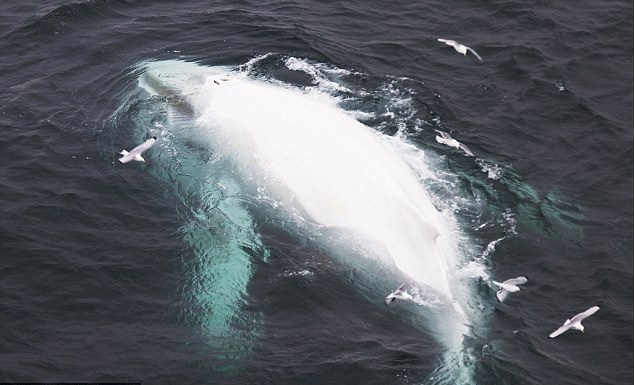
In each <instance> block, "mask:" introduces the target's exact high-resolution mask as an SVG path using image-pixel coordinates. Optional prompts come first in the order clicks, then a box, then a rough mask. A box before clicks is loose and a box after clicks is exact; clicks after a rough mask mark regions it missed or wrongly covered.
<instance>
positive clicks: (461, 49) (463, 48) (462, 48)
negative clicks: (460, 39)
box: [437, 39, 483, 61]
mask: <svg viewBox="0 0 635 385" xmlns="http://www.w3.org/2000/svg"><path fill="white" fill-rule="evenodd" d="M437 40H438V41H440V42H441V43H445V44H447V45H449V46H452V47H454V49H455V50H456V52H459V53H462V54H463V55H465V54H467V51H470V52H472V53H473V54H474V56H476V57H477V58H478V60H480V61H483V59H481V57H480V56H479V55H478V54H477V53H476V51H474V50H473V49H472V48H470V47H468V46H465V45H463V44H461V43H457V42H456V41H454V40H446V39H437Z"/></svg>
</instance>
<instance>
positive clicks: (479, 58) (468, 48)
mask: <svg viewBox="0 0 635 385" xmlns="http://www.w3.org/2000/svg"><path fill="white" fill-rule="evenodd" d="M465 48H467V50H468V51H470V52H472V53H473V54H474V56H476V57H477V58H478V60H480V61H483V59H481V57H480V56H479V55H478V54H477V53H476V51H474V50H473V49H472V48H470V47H467V46H466V47H465Z"/></svg>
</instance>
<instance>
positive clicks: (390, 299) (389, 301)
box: [384, 294, 395, 305]
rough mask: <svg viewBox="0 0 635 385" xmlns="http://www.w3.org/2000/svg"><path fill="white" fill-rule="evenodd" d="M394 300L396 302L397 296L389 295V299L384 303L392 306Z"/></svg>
mask: <svg viewBox="0 0 635 385" xmlns="http://www.w3.org/2000/svg"><path fill="white" fill-rule="evenodd" d="M394 300H395V296H394V295H392V294H389V295H388V297H386V298H385V299H384V302H385V303H386V305H390V304H391V303H392V302H393V301H394Z"/></svg>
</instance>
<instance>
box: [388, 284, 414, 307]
mask: <svg viewBox="0 0 635 385" xmlns="http://www.w3.org/2000/svg"><path fill="white" fill-rule="evenodd" d="M404 286H406V284H405V283H404V284H403V285H401V286H399V289H397V290H395V291H393V292H392V293H390V294H388V297H386V299H385V300H384V302H385V303H386V305H390V304H391V303H393V301H394V300H395V299H404V300H405V299H409V300H411V301H414V299H413V298H412V296H411V295H410V294H408V292H407V291H405V290H404V289H403V288H404Z"/></svg>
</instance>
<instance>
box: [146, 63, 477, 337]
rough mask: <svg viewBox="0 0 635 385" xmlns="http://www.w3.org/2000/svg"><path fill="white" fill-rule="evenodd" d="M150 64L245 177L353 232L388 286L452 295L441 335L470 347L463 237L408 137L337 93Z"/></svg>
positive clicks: (149, 71)
mask: <svg viewBox="0 0 635 385" xmlns="http://www.w3.org/2000/svg"><path fill="white" fill-rule="evenodd" d="M143 67H144V70H143V75H142V76H141V77H140V80H139V85H140V87H141V88H143V89H144V90H146V91H147V92H149V93H150V94H153V95H178V96H179V98H180V100H185V101H186V102H187V104H188V105H189V106H190V107H191V109H192V111H193V115H194V117H195V119H196V126H197V129H198V130H199V134H198V135H197V137H198V138H199V139H200V140H201V141H202V142H206V143H208V144H209V145H210V146H213V147H214V148H215V149H217V150H218V151H223V152H227V153H231V157H232V159H234V163H235V165H236V169H237V172H239V173H240V174H241V175H242V176H243V178H244V179H245V180H248V181H250V182H251V183H253V184H255V185H257V186H266V189H267V191H268V192H269V193H270V194H272V195H273V197H274V198H275V200H276V201H280V202H284V204H285V207H293V208H294V209H295V210H296V212H297V213H298V216H299V217H301V218H302V220H304V221H306V222H309V223H312V224H314V225H315V226H316V228H320V229H328V230H329V231H330V232H331V233H332V232H338V231H341V232H342V233H343V234H346V237H347V238H346V239H348V240H350V242H351V243H355V245H350V246H351V249H354V248H356V247H358V246H360V247H364V248H365V249H366V250H369V251H368V252H367V253H366V256H368V257H370V259H371V260H372V261H375V262H377V264H378V265H379V268H378V271H380V272H382V271H383V272H385V274H386V276H387V277H388V276H389V275H392V276H393V277H395V276H396V277H395V278H391V279H387V280H386V285H392V283H393V282H394V281H395V279H403V281H404V282H408V284H409V285H410V286H417V287H418V288H419V290H420V292H425V293H426V294H429V295H431V296H433V297H434V298H437V299H438V300H439V301H440V302H442V303H443V304H444V305H443V306H444V309H445V310H444V312H445V313H446V318H445V319H446V321H447V322H439V324H443V325H440V326H439V329H442V331H440V332H439V333H438V334H439V335H440V340H443V341H441V342H442V343H444V344H446V345H448V346H452V347H455V348H458V347H459V346H460V345H461V343H462V336H463V335H464V334H466V333H467V332H468V326H467V324H468V323H469V321H468V317H467V315H466V311H465V309H466V307H467V305H466V303H467V301H466V300H465V298H464V296H465V295H464V291H463V290H462V289H461V287H460V285H459V284H457V282H455V281H454V276H453V272H454V271H455V270H456V265H457V263H458V262H459V261H458V257H457V255H456V254H457V253H456V251H455V250H456V245H455V243H456V240H455V239H454V236H453V234H452V231H451V229H450V226H449V224H448V221H447V220H446V218H445V217H444V216H443V215H442V214H441V213H440V212H439V211H438V210H437V209H436V208H435V206H434V205H433V203H432V201H431V199H430V197H429V195H428V193H427V191H426V190H425V188H424V186H422V184H421V182H420V180H419V179H418V178H417V176H416V174H415V173H414V172H413V170H412V169H411V167H410V166H409V165H408V163H407V162H406V161H405V160H404V158H403V154H402V152H403V150H404V147H406V146H405V145H404V143H403V142H401V141H399V140H397V139H395V138H392V137H387V136H384V135H382V134H380V133H378V132H376V131H375V130H373V129H371V128H369V127H367V126H365V125H364V124H362V123H360V122H358V121H357V120H355V119H354V118H353V117H352V116H351V115H349V114H347V113H346V112H345V111H343V110H342V109H340V108H339V107H337V105H336V100H334V99H333V98H331V97H326V96H323V95H319V96H317V97H315V96H312V95H308V94H307V93H305V92H302V91H301V90H298V89H295V88H291V87H285V86H283V85H280V84H274V83H270V82H266V81H263V80H257V79H253V78H250V77H248V76H246V75H245V74H242V73H240V72H235V71H230V70H228V69H227V68H220V67H204V66H200V65H197V64H193V63H186V62H181V61H163V62H150V63H145V64H144V65H143ZM219 78H222V79H223V80H224V81H222V82H219V81H215V80H217V79H219ZM411 150H412V148H411ZM327 242H328V240H327ZM338 246H341V244H340V245H338ZM337 253H339V254H342V255H344V256H345V257H344V258H346V255H347V254H349V255H350V259H351V261H350V263H368V261H361V262H360V261H354V260H353V259H355V258H359V257H360V256H359V254H355V253H352V252H348V251H346V250H341V249H340V248H339V247H338V251H337Z"/></svg>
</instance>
